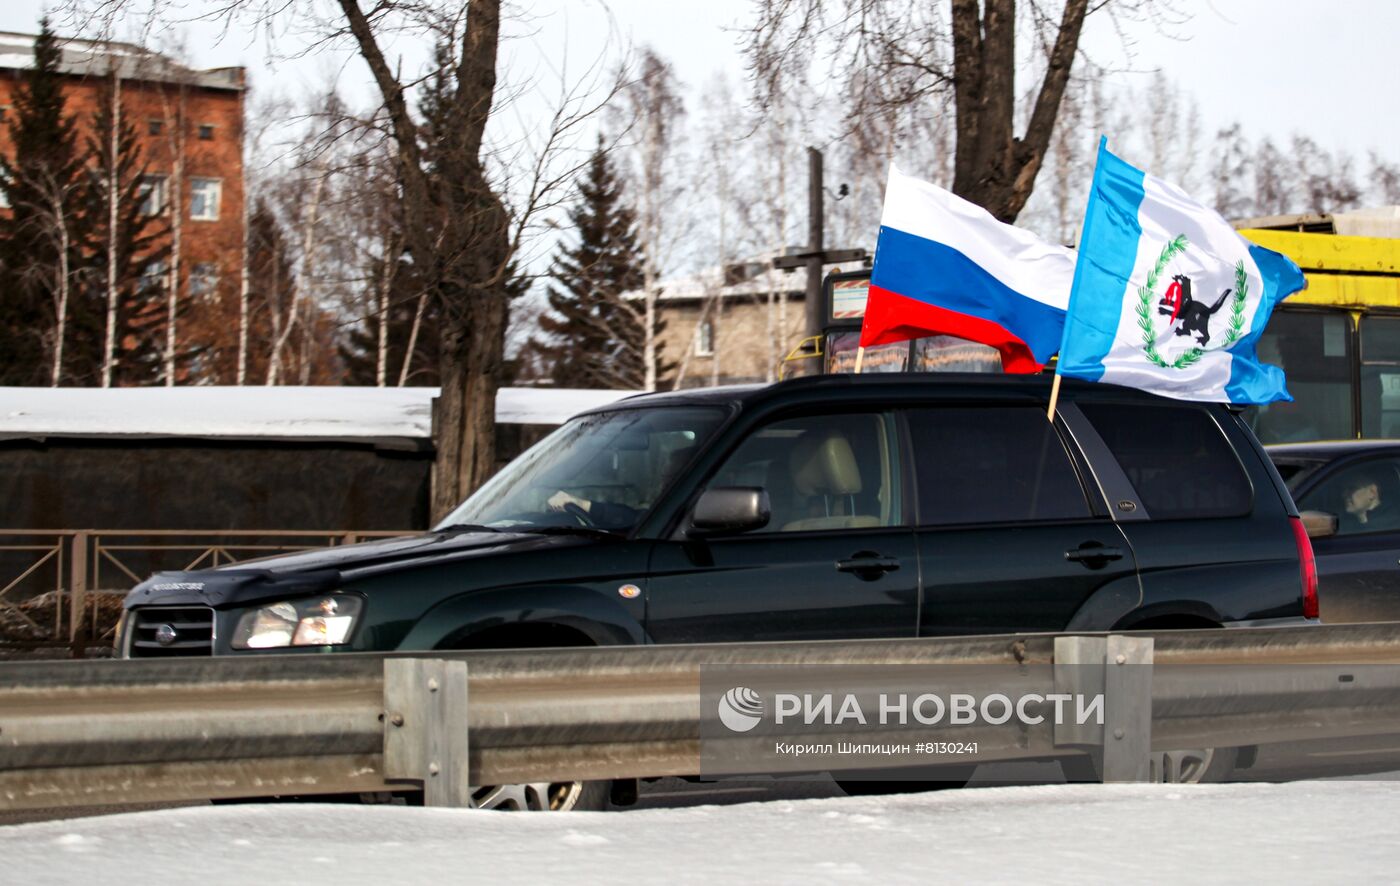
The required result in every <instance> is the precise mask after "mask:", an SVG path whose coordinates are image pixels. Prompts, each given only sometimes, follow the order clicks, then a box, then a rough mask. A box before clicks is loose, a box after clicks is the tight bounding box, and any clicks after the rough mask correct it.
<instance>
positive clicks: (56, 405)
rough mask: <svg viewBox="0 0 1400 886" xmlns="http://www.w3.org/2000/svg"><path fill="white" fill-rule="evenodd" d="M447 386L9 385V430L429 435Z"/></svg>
mask: <svg viewBox="0 0 1400 886" xmlns="http://www.w3.org/2000/svg"><path fill="white" fill-rule="evenodd" d="M633 393H636V392H635V391H608V390H574V389H561V388H502V389H501V391H500V392H499V393H498V394H497V396H496V420H497V421H498V422H503V423H507V424H540V425H557V424H562V423H563V422H564V421H566V420H568V418H569V417H570V416H573V415H576V414H577V413H579V412H583V411H585V410H588V409H593V408H595V407H597V406H604V405H606V404H608V403H611V402H613V401H614V400H617V399H620V398H622V397H626V396H629V395H631V394H633ZM437 394H438V389H437V388H362V387H175V388H106V389H104V388H0V439H17V438H40V437H182V438H195V439H232V440H298V441H313V440H323V441H324V440H337V441H339V440H348V441H356V442H377V443H386V444H393V443H400V444H402V443H412V442H414V441H426V440H428V439H430V437H431V435H432V402H433V398H434V397H436V396H437Z"/></svg>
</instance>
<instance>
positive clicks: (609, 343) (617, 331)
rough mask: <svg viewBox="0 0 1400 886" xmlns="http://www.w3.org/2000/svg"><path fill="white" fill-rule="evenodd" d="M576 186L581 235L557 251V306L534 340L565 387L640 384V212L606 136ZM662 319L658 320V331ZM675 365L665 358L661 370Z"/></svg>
mask: <svg viewBox="0 0 1400 886" xmlns="http://www.w3.org/2000/svg"><path fill="white" fill-rule="evenodd" d="M578 188H579V202H578V204H577V205H576V206H575V207H574V208H573V209H572V210H571V211H570V212H569V223H570V225H571V226H572V227H573V228H574V230H575V232H576V237H577V239H576V240H575V242H574V243H572V244H564V245H562V246H561V247H560V249H559V253H558V254H557V255H556V256H555V258H554V262H553V264H552V266H551V268H550V276H551V277H552V278H553V280H554V281H555V285H553V286H550V287H549V290H548V299H549V307H550V311H551V312H552V313H551V314H545V315H543V316H541V317H540V328H541V329H542V330H543V331H544V332H545V333H546V337H544V338H536V339H535V340H534V341H532V342H531V347H532V349H533V350H534V351H536V352H537V353H538V354H539V356H540V357H541V358H542V359H543V360H544V362H545V363H546V364H547V365H548V366H549V367H550V369H549V374H550V377H551V378H552V379H553V381H554V383H555V384H556V385H558V386H559V387H570V388H627V389H634V388H641V387H642V385H643V383H644V380H645V375H646V373H645V367H644V365H643V339H644V338H645V336H644V335H643V330H644V328H645V327H644V322H645V321H644V315H643V313H642V308H643V306H642V304H641V302H640V301H639V300H629V299H627V298H624V295H626V294H627V293H633V292H636V291H638V290H639V289H640V288H641V286H642V281H643V274H642V265H641V261H642V259H641V253H640V251H639V250H638V247H637V223H636V216H635V214H634V213H633V211H632V210H631V208H630V207H628V206H627V205H626V203H625V202H624V201H623V199H622V187H621V184H620V182H619V180H618V178H617V176H616V174H615V173H614V172H613V169H612V165H611V164H610V163H609V162H608V156H607V152H606V151H604V149H603V146H602V143H601V142H600V143H599V145H598V147H597V148H596V149H595V150H594V152H593V156H592V158H591V159H590V160H589V163H588V168H587V171H586V172H585V174H584V177H583V180H582V181H580V182H579V186H578ZM664 326H665V324H664V323H662V322H658V323H657V325H656V333H657V334H658V335H659V334H660V332H661V331H662V329H664ZM671 368H672V366H671V365H664V364H663V365H662V366H659V367H658V372H657V375H658V376H664V375H665V374H666V373H668V372H669V371H670V369H671Z"/></svg>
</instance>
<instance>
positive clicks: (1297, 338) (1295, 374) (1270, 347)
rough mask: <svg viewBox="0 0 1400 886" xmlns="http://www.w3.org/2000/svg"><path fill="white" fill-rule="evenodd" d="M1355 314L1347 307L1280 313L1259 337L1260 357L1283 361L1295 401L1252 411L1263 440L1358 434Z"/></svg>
mask: <svg viewBox="0 0 1400 886" xmlns="http://www.w3.org/2000/svg"><path fill="white" fill-rule="evenodd" d="M1351 330H1352V327H1351V317H1350V316H1348V315H1347V314H1345V313H1343V312H1341V311H1327V312H1324V311H1288V310H1279V311H1275V312H1274V316H1273V319H1271V320H1270V321H1269V325H1268V328H1267V329H1265V330H1264V334H1263V336H1261V337H1260V339H1259V349H1258V350H1259V359H1261V360H1263V361H1264V362H1265V363H1272V364H1274V365H1275V366H1281V367H1282V368H1283V371H1284V374H1285V375H1286V377H1287V379H1288V392H1289V393H1290V394H1292V395H1293V402H1292V403H1288V402H1278V403H1270V404H1268V405H1266V406H1258V407H1253V408H1251V409H1250V410H1249V413H1248V414H1249V420H1250V425H1251V426H1252V427H1253V428H1254V433H1255V434H1256V435H1258V437H1259V440H1260V441H1261V442H1263V443H1288V442H1293V441H1299V440H1346V439H1350V438H1351V437H1354V436H1355V434H1356V431H1355V420H1354V416H1353V411H1352V395H1351V360H1352V358H1351V351H1352V331H1351Z"/></svg>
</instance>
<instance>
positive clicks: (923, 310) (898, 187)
mask: <svg viewBox="0 0 1400 886" xmlns="http://www.w3.org/2000/svg"><path fill="white" fill-rule="evenodd" d="M1073 282H1074V253H1073V252H1071V251H1070V250H1068V249H1065V248H1064V247H1061V246H1054V245H1051V244H1049V243H1046V242H1045V241H1044V240H1041V239H1040V238H1039V237H1037V236H1035V235H1034V234H1032V233H1030V232H1029V231H1025V230H1022V229H1021V228H1017V227H1013V226H1011V225H1006V224H1002V223H1001V222H999V221H997V220H996V219H995V218H993V217H992V216H991V214H990V213H989V212H987V211H986V210H985V209H983V208H981V207H980V206H976V205H974V204H972V203H969V202H967V201H966V200H963V199H962V198H960V197H955V196H954V195H953V194H952V193H950V192H949V191H945V190H944V189H942V188H940V187H937V186H936V185H931V184H929V183H928V182H924V181H920V180H918V179H916V178H910V177H909V176H906V175H904V174H902V173H901V172H900V171H899V170H898V169H896V168H895V167H894V166H893V165H891V166H890V178H889V184H888V185H887V186H886V188H885V207H884V212H883V214H882V215H881V217H880V239H879V242H878V243H877V244H876V247H875V267H874V269H873V270H872V272H871V280H870V298H869V301H868V302H867V304H866V308H865V321H864V324H863V325H862V326H861V334H860V344H861V347H870V346H871V345H879V344H887V343H890V342H897V341H904V340H906V339H911V338H919V337H921V336H925V335H952V336H956V337H958V338H964V339H969V340H971V341H977V342H982V343H984V344H988V345H991V346H992V347H994V348H996V349H997V350H999V351H1000V352H1001V362H1002V368H1004V369H1005V370H1006V371H1007V372H1039V371H1040V370H1041V369H1042V368H1044V366H1045V363H1046V361H1048V360H1049V359H1050V357H1051V356H1052V355H1053V354H1054V353H1055V352H1056V351H1057V350H1059V347H1060V338H1061V336H1062V334H1063V331H1064V325H1065V312H1066V310H1067V309H1068V307H1069V293H1070V287H1071V284H1072V283H1073Z"/></svg>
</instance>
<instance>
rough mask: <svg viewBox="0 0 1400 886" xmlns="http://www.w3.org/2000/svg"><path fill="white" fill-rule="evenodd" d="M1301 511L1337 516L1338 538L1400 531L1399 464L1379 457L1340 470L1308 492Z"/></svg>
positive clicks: (1302, 501) (1303, 498)
mask: <svg viewBox="0 0 1400 886" xmlns="http://www.w3.org/2000/svg"><path fill="white" fill-rule="evenodd" d="M1298 509H1299V510H1301V511H1326V512H1327V513H1329V514H1334V515H1336V517H1337V534H1338V535H1361V534H1362V533H1367V532H1393V531H1395V530H1396V529H1400V461H1397V460H1396V459H1393V458H1378V459H1371V460H1368V461H1364V462H1361V463H1360V464H1356V465H1348V466H1346V467H1344V468H1341V469H1340V470H1338V471H1336V472H1334V473H1333V474H1332V475H1331V476H1329V477H1327V478H1325V479H1324V480H1322V482H1320V483H1318V484H1317V485H1316V486H1314V487H1313V488H1312V489H1310V490H1308V492H1307V494H1306V495H1304V496H1303V497H1302V498H1300V499H1299V500H1298Z"/></svg>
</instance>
